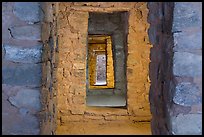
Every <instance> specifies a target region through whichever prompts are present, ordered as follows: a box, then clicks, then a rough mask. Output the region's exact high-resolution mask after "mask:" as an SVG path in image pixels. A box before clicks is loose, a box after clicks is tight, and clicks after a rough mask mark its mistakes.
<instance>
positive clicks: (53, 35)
mask: <svg viewBox="0 0 204 137" xmlns="http://www.w3.org/2000/svg"><path fill="white" fill-rule="evenodd" d="M40 6H41V9H43V11H44V12H43V13H44V18H43V19H42V41H43V49H42V50H43V54H42V88H41V103H42V110H41V112H40V134H42V135H53V134H56V133H55V131H56V126H57V123H56V121H57V115H56V114H57V88H56V87H57V86H58V85H57V83H56V70H57V62H58V61H57V46H58V44H57V8H58V3H56V2H53V3H52V2H44V3H41V5H40Z"/></svg>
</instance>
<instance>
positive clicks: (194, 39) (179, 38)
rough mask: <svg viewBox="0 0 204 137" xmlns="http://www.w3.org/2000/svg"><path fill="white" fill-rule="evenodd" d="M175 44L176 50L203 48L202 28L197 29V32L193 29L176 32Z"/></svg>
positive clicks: (189, 50)
mask: <svg viewBox="0 0 204 137" xmlns="http://www.w3.org/2000/svg"><path fill="white" fill-rule="evenodd" d="M188 39H190V40H191V41H188ZM174 46H175V47H174V51H188V52H191V51H192V50H202V30H196V33H193V32H192V31H186V32H182V33H175V34H174Z"/></svg>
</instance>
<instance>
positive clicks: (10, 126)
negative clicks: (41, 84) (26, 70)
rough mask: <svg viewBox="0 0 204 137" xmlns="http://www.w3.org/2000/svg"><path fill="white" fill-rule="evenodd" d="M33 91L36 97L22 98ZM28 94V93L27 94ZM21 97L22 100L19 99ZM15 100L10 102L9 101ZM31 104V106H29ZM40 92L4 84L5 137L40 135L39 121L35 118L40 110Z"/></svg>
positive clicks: (3, 119) (3, 121) (3, 112)
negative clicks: (11, 136) (12, 136)
mask: <svg viewBox="0 0 204 137" xmlns="http://www.w3.org/2000/svg"><path fill="white" fill-rule="evenodd" d="M27 91H28V93H29V92H30V91H31V92H32V93H34V92H35V93H34V95H35V96H36V99H38V100H36V101H37V102H35V101H34V100H35V98H34V97H35V96H33V97H31V96H26V98H25V96H24V95H23V96H22V93H26V92H27ZM26 94H27V93H26ZM19 97H20V100H18V99H17V98H19ZM11 98H13V99H14V100H13V101H12V102H10V100H9V99H11ZM27 103H29V104H27ZM39 103H40V102H39V91H37V90H33V89H28V88H25V87H22V86H10V85H6V84H2V133H3V134H5V135H29V134H30V135H31V134H34V135H36V134H39V121H38V119H37V118H36V116H34V115H35V114H36V111H37V109H39Z"/></svg>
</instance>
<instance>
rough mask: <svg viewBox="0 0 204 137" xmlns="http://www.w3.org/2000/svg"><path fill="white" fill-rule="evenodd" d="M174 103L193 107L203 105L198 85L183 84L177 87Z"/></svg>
mask: <svg viewBox="0 0 204 137" xmlns="http://www.w3.org/2000/svg"><path fill="white" fill-rule="evenodd" d="M173 101H174V102H175V103H176V104H179V105H183V106H192V105H196V104H199V103H202V97H201V96H200V94H199V89H198V87H197V86H196V85H194V84H192V83H189V82H182V83H180V84H178V85H177V86H176V91H175V96H174V98H173Z"/></svg>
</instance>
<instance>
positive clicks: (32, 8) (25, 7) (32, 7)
mask: <svg viewBox="0 0 204 137" xmlns="http://www.w3.org/2000/svg"><path fill="white" fill-rule="evenodd" d="M39 6H40V4H39V3H38V2H15V3H14V10H13V13H14V14H15V15H16V16H17V17H18V18H19V19H20V20H23V21H27V22H29V23H34V22H38V21H40V7H39Z"/></svg>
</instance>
